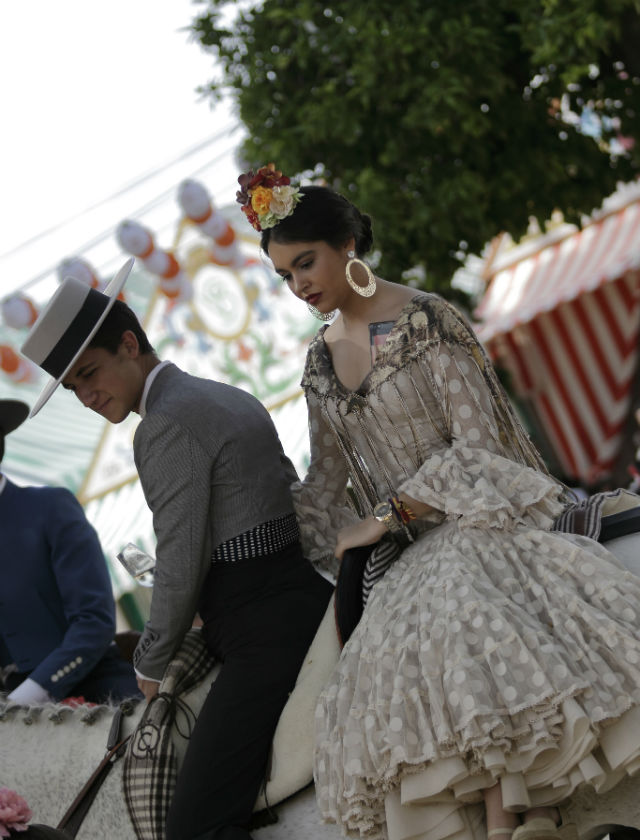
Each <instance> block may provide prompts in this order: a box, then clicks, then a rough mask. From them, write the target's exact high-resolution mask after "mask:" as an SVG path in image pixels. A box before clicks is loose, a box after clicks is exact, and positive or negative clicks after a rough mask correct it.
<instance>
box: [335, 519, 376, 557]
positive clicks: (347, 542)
mask: <svg viewBox="0 0 640 840" xmlns="http://www.w3.org/2000/svg"><path fill="white" fill-rule="evenodd" d="M386 533H387V529H386V528H385V526H384V525H383V523H382V522H378V520H377V519H375V518H374V517H373V516H367V518H366V519H362V520H361V521H360V522H356V523H355V524H354V525H347V527H346V528H342V529H341V530H340V531H338V542H337V543H336V551H335V554H336V557H337V558H338V560H342V555H343V554H344V553H345V551H346V550H347V549H348V548H357V546H360V545H372V544H373V543H377V542H378V540H379V539H380V538H381V537H382V536H384V534H386Z"/></svg>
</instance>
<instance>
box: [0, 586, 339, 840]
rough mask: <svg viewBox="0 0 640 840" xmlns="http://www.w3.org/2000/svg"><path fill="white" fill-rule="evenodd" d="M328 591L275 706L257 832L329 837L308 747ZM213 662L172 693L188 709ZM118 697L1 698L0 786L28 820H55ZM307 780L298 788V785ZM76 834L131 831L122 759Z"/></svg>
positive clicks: (203, 688) (178, 739)
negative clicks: (263, 815) (27, 812)
mask: <svg viewBox="0 0 640 840" xmlns="http://www.w3.org/2000/svg"><path fill="white" fill-rule="evenodd" d="M333 609H334V607H333V599H332V600H331V602H330V604H329V607H328V608H327V611H326V613H325V617H324V619H323V621H322V624H321V625H320V627H319V629H318V632H317V633H316V636H315V639H314V641H313V643H312V644H311V647H310V648H309V651H308V653H307V656H306V658H305V661H304V663H303V666H302V668H301V671H300V674H299V676H298V680H297V682H296V686H295V689H294V690H293V692H292V693H291V695H290V697H289V700H288V702H287V704H286V706H285V707H284V709H283V711H282V714H281V716H280V721H279V723H278V727H277V729H276V733H275V736H274V742H273V748H272V756H271V761H270V770H269V776H270V778H269V779H268V780H267V785H266V791H265V792H264V793H261V795H260V797H259V798H258V801H257V803H256V811H264V810H265V808H266V806H269V807H271V806H274V805H276V804H277V803H279V802H282V800H284V799H288V798H289V797H291V796H292V795H293V794H295V793H297V792H300V793H298V795H297V796H296V797H295V798H294V799H290V800H288V801H287V803H286V805H283V806H281V807H280V808H278V812H277V813H278V823H277V824H276V825H265V826H263V827H262V828H258V829H256V831H257V832H258V833H257V837H259V838H260V840H271V838H273V840H276V838H287V837H290V838H294V837H296V838H300V837H306V838H309V840H338V838H339V837H340V836H341V835H340V831H339V830H338V829H337V828H336V827H335V826H329V825H323V824H322V823H321V820H320V816H319V813H318V811H317V809H316V805H315V793H314V791H313V787H312V786H311V787H309V786H310V785H311V782H312V755H313V737H314V714H315V704H316V699H317V697H318V694H319V693H320V689H321V687H322V685H323V683H324V682H325V681H326V680H327V679H328V677H329V674H330V672H331V670H332V668H333V667H334V665H335V663H336V662H337V660H338V657H339V655H340V648H339V643H338V638H337V635H336V633H335V621H334V614H333ZM217 672H218V666H214V667H213V669H212V670H211V672H210V673H209V674H208V676H207V677H206V678H205V679H204V680H203V681H202V682H200V683H199V684H198V685H197V686H196V687H195V688H194V689H193V690H192V691H191V692H188V693H185V694H183V695H182V696H181V698H180V700H181V701H182V703H185V704H186V705H187V706H188V707H189V708H190V709H191V710H192V711H193V712H194V714H197V712H198V711H199V709H200V708H201V706H202V704H203V702H204V699H205V697H206V695H207V693H208V691H209V688H210V686H211V683H212V681H213V680H215V678H216V676H217ZM117 708H118V707H113V706H87V705H81V706H78V707H76V708H71V707H70V706H67V705H65V704H60V703H58V704H47V705H43V706H31V707H26V706H19V705H17V704H11V703H7V702H2V701H0V786H4V787H8V788H10V789H11V790H15V791H16V792H17V793H19V794H20V795H21V796H22V797H24V799H25V800H26V801H27V804H28V805H29V807H30V808H31V810H32V812H33V818H32V822H33V823H43V824H45V825H49V826H57V825H58V824H59V822H60V820H61V819H62V817H63V815H64V814H65V813H66V811H67V809H68V808H69V806H70V805H71V804H72V802H73V801H74V799H75V798H76V795H77V794H78V793H79V792H80V790H81V789H82V788H83V786H84V785H85V783H86V782H87V781H88V779H89V778H90V777H91V775H92V773H93V772H94V770H95V769H96V768H97V767H98V765H99V764H100V762H101V760H102V758H103V756H104V755H105V753H106V749H107V742H108V740H109V736H110V732H111V727H112V723H113V720H114V717H115V715H116V712H117ZM144 709H145V704H144V702H141V703H138V704H137V706H136V707H135V709H134V711H133V712H132V713H131V714H129V715H125V716H123V717H122V727H121V732H120V738H124V737H126V736H127V735H129V734H131V733H132V732H134V730H135V729H136V727H137V725H138V723H139V722H140V719H141V717H142V715H143V712H144ZM184 723H185V721H184V719H183V718H181V716H180V713H179V714H178V717H177V719H176V722H175V723H174V725H173V727H172V741H173V744H174V746H175V747H176V752H177V758H178V767H179V766H180V764H181V762H182V759H183V758H184V753H185V751H186V747H187V738H186V737H185V733H184V728H185V727H184ZM305 788H306V790H305ZM76 836H77V840H105V838H107V837H109V838H114V840H137V837H136V832H135V829H134V826H133V823H132V821H131V819H130V816H129V811H128V809H127V806H126V803H125V798H124V795H123V759H122V758H120V759H118V760H116V761H114V762H113V764H112V768H111V770H110V772H109V773H108V775H107V776H106V779H105V780H104V782H103V783H102V785H101V786H100V788H99V791H98V794H97V795H96V798H95V799H94V801H93V803H92V804H91V806H90V808H89V810H88V812H87V814H86V816H85V818H84V820H83V822H82V824H81V826H80V829H79V830H78V833H77V835H76Z"/></svg>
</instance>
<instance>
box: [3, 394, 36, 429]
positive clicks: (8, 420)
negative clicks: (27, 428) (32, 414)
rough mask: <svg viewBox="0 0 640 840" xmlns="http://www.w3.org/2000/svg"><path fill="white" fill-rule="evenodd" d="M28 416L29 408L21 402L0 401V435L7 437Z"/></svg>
mask: <svg viewBox="0 0 640 840" xmlns="http://www.w3.org/2000/svg"><path fill="white" fill-rule="evenodd" d="M28 416H29V406H28V405H27V404H26V403H25V402H22V401H21V400H0V435H9V434H11V432H13V431H14V430H15V429H17V428H18V426H21V425H22V424H23V423H24V421H25V420H26V419H27V417H28Z"/></svg>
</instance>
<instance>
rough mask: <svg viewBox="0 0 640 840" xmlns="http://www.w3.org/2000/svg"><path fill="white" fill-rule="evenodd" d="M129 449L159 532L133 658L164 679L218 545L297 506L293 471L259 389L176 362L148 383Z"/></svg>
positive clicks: (148, 673) (148, 672) (140, 667)
mask: <svg viewBox="0 0 640 840" xmlns="http://www.w3.org/2000/svg"><path fill="white" fill-rule="evenodd" d="M133 448H134V457H135V462H136V467H137V469H138V474H139V476H140V482H141V484H142V489H143V491H144V495H145V498H146V501H147V504H148V505H149V508H150V509H151V511H152V513H153V526H154V530H155V534H156V539H157V547H156V574H155V580H154V587H153V595H152V599H151V613H150V618H149V621H148V622H147V624H146V626H145V628H144V632H143V633H142V637H141V638H140V641H139V643H138V646H137V648H136V651H135V654H134V665H135V667H136V669H137V670H138V671H139V672H140V673H141V674H143V675H144V676H145V677H149V678H152V679H158V680H159V679H161V678H162V675H163V673H164V670H165V668H166V666H167V665H168V663H169V662H170V660H171V658H172V656H173V655H174V653H175V652H176V650H177V649H178V647H179V646H180V643H181V642H182V639H183V638H184V635H185V633H186V632H187V630H188V629H189V627H190V626H191V624H192V621H193V618H194V615H195V613H196V611H197V609H198V602H199V596H200V591H201V589H202V585H203V583H204V580H205V577H206V575H207V572H208V570H209V567H210V562H211V554H212V551H213V550H214V549H215V548H216V547H217V546H218V545H219V544H220V543H222V542H224V541H225V540H228V539H230V538H231V537H234V536H236V535H237V534H241V533H243V532H244V531H247V530H249V529H250V528H253V527H254V526H256V525H259V524H260V523H262V522H267V521H269V520H271V519H275V518H277V517H280V516H285V515H286V514H289V513H292V512H293V503H292V500H291V493H290V490H289V487H290V485H291V483H292V482H293V481H295V480H296V478H297V475H296V471H295V469H294V467H293V465H292V464H291V462H290V461H289V459H288V458H287V457H286V455H285V454H284V452H283V450H282V445H281V444H280V440H279V438H278V435H277V432H276V429H275V426H274V425H273V421H272V420H271V417H270V416H269V413H268V412H267V410H266V409H265V408H264V406H263V405H262V404H261V403H260V402H259V401H258V400H257V399H256V398H255V397H253V396H251V395H250V394H248V393H247V392H245V391H242V390H240V389H239V388H234V387H232V386H230V385H224V384H222V383H220V382H214V381H211V380H206V379H199V378H197V377H195V376H190V375H189V374H187V373H184V372H183V371H181V370H180V369H179V368H177V367H176V366H175V365H168V366H167V367H166V368H164V369H163V370H161V371H160V373H159V374H158V375H157V377H156V379H155V381H154V382H153V384H152V385H151V388H150V390H149V393H148V395H147V400H146V414H145V416H144V418H143V419H142V420H141V422H140V424H139V425H138V428H137V429H136V433H135V436H134V441H133Z"/></svg>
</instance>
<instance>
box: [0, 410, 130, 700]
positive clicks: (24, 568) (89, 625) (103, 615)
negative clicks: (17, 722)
mask: <svg viewBox="0 0 640 840" xmlns="http://www.w3.org/2000/svg"><path fill="white" fill-rule="evenodd" d="M28 413H29V407H28V406H27V405H26V404H25V403H23V402H21V401H19V400H0V463H1V462H2V458H3V455H4V438H5V436H6V435H8V434H10V433H11V432H13V431H14V430H15V429H17V428H18V426H20V425H21V424H22V423H23V422H24V420H26V418H27V414H28ZM0 546H2V550H1V552H0V677H1V679H0V690H5V691H7V692H9V699H10V700H14V701H15V702H17V703H23V704H28V703H44V702H46V701H51V700H62V699H63V698H65V697H71V696H74V697H78V696H82V697H84V699H85V700H86V701H88V702H93V703H104V702H107V700H112V701H118V700H121V699H123V698H124V697H131V696H134V695H137V694H138V688H137V685H136V680H135V675H134V672H133V668H132V667H131V665H130V664H129V663H127V662H125V661H124V659H122V658H121V656H120V653H119V651H118V649H117V647H116V645H115V643H114V633H115V629H116V626H115V604H114V600H113V592H112V589H111V581H110V579H109V573H108V570H107V565H106V563H105V559H104V555H103V553H102V548H101V546H100V543H99V541H98V536H97V534H96V532H95V530H94V529H93V527H92V526H91V525H90V524H89V522H88V521H87V519H86V517H85V515H84V511H83V510H82V507H81V506H80V504H79V503H78V501H77V500H76V498H75V496H74V495H73V494H72V493H70V492H69V491H68V490H66V489H65V488H63V487H19V486H18V485H16V484H14V483H13V482H11V481H9V479H8V478H7V477H6V476H5V475H3V474H2V473H1V472H0Z"/></svg>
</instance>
